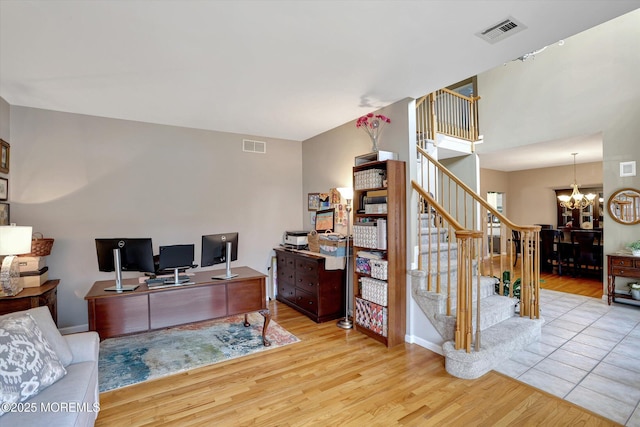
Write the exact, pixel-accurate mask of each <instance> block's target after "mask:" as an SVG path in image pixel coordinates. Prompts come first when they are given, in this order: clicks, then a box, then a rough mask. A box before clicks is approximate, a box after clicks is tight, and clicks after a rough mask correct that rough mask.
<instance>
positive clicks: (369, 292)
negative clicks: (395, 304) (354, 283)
mask: <svg viewBox="0 0 640 427" xmlns="http://www.w3.org/2000/svg"><path fill="white" fill-rule="evenodd" d="M360 283H362V298H364V299H366V300H367V301H371V302H373V303H376V304H379V305H383V306H386V305H387V282H383V281H382V280H377V279H371V278H369V277H363V278H362V279H360Z"/></svg>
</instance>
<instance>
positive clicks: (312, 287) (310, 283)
mask: <svg viewBox="0 0 640 427" xmlns="http://www.w3.org/2000/svg"><path fill="white" fill-rule="evenodd" d="M296 287H298V288H301V289H304V290H305V291H307V292H312V293H314V294H315V293H316V291H317V289H318V272H317V271H312V272H311V273H309V274H300V273H298V274H296Z"/></svg>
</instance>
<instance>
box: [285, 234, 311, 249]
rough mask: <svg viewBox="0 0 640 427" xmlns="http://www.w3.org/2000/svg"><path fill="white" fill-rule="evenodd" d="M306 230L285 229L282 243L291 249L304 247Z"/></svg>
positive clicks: (306, 241)
mask: <svg viewBox="0 0 640 427" xmlns="http://www.w3.org/2000/svg"><path fill="white" fill-rule="evenodd" d="M307 234H308V232H307V231H285V232H284V239H283V240H284V241H283V245H284V246H285V247H287V248H291V249H306V248H307V244H308V243H309V242H308V240H307Z"/></svg>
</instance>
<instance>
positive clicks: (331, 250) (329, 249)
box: [318, 234, 347, 257]
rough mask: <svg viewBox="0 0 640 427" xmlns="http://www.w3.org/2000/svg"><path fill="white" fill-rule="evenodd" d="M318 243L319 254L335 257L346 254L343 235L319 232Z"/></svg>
mask: <svg viewBox="0 0 640 427" xmlns="http://www.w3.org/2000/svg"><path fill="white" fill-rule="evenodd" d="M318 243H319V244H320V253H321V254H324V255H329V256H335V257H343V256H346V254H347V239H346V238H345V237H336V236H335V235H322V234H321V235H320V238H319V239H318Z"/></svg>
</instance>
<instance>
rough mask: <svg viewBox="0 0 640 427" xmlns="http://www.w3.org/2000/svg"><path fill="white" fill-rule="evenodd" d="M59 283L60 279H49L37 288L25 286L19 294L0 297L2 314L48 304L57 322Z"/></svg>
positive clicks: (0, 311)
mask: <svg viewBox="0 0 640 427" xmlns="http://www.w3.org/2000/svg"><path fill="white" fill-rule="evenodd" d="M59 283H60V280H48V281H46V282H45V283H43V284H42V286H38V287H37V288H24V289H23V290H22V291H21V292H20V293H19V294H18V295H14V296H12V297H2V298H0V315H2V314H8V313H13V312H16V311H22V310H28V309H30V308H36V307H44V306H47V307H49V311H51V317H52V318H53V321H54V322H56V324H57V323H58V290H57V288H58V284H59Z"/></svg>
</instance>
